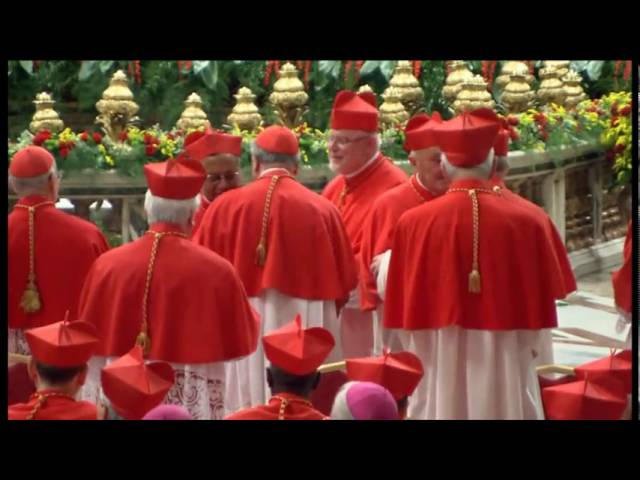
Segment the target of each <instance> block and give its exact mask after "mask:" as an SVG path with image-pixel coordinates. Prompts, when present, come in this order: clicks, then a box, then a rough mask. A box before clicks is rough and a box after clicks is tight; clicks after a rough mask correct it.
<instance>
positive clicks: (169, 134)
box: [167, 133, 176, 140]
mask: <svg viewBox="0 0 640 480" xmlns="http://www.w3.org/2000/svg"><path fill="white" fill-rule="evenodd" d="M167 138H168V139H169V140H175V139H176V136H175V135H174V134H173V133H167Z"/></svg>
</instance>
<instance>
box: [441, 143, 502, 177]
mask: <svg viewBox="0 0 640 480" xmlns="http://www.w3.org/2000/svg"><path fill="white" fill-rule="evenodd" d="M493 158H494V153H493V148H492V149H491V150H490V151H489V154H488V155H487V158H486V159H485V160H484V161H483V162H482V163H481V164H480V165H476V166H475V167H470V168H463V167H456V166H454V165H451V163H450V162H449V159H448V158H447V155H446V154H445V153H444V152H443V153H442V156H441V157H440V164H441V165H442V168H443V169H444V171H445V173H446V174H447V177H449V178H455V177H460V176H464V177H472V178H480V179H483V180H487V179H488V178H489V177H490V176H491V170H492V168H493Z"/></svg>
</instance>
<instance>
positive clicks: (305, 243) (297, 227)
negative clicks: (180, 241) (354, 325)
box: [193, 173, 357, 300]
mask: <svg viewBox="0 0 640 480" xmlns="http://www.w3.org/2000/svg"><path fill="white" fill-rule="evenodd" d="M273 175H274V174H272V173H268V174H267V175H264V176H262V177H261V178H259V179H257V180H255V181H254V182H252V183H250V184H248V185H245V186H244V187H241V188H237V189H235V190H230V191H228V192H225V193H224V194H223V195H221V196H220V197H218V198H217V199H216V200H215V201H214V202H213V203H212V204H211V205H210V206H209V208H208V209H207V212H206V214H205V216H204V218H203V220H202V224H201V225H200V228H199V229H198V231H197V232H196V234H195V235H194V237H193V241H194V242H195V243H197V244H198V245H202V246H205V247H207V248H209V249H211V250H213V251H214V252H216V253H218V254H220V255H222V256H223V257H224V258H226V259H227V260H229V261H230V262H231V263H233V265H234V266H235V268H236V270H237V271H238V273H239V275H240V278H242V281H243V283H244V286H245V288H246V290H247V294H248V295H249V296H250V297H254V296H257V295H259V294H260V292H262V291H263V290H265V289H267V288H273V289H276V290H278V291H279V292H281V293H283V294H285V295H289V296H292V297H298V298H305V299H310V300H341V299H346V298H347V297H348V296H349V292H350V291H351V290H352V289H353V288H354V287H355V286H356V284H357V279H356V265H355V260H354V258H353V254H352V252H351V247H350V244H349V239H348V238H347V234H346V232H345V230H344V227H343V225H342V222H341V220H340V215H339V213H338V211H337V210H336V209H335V208H334V207H333V206H332V205H331V204H330V203H329V202H328V201H327V200H326V199H324V198H322V197H320V196H319V195H317V194H315V193H313V192H312V191H311V190H309V189H307V188H306V187H304V186H303V185H301V184H300V183H298V182H297V181H296V180H295V179H294V178H293V177H290V176H285V177H282V178H280V180H279V181H278V183H277V184H276V187H275V190H274V192H273V195H272V198H271V208H270V213H269V224H268V231H267V244H266V246H267V257H266V263H265V265H264V267H260V266H258V265H257V264H256V247H257V246H258V243H259V241H260V233H261V230H262V219H263V215H264V206H265V199H266V196H267V188H268V187H269V184H270V182H271V177H272V176H273Z"/></svg>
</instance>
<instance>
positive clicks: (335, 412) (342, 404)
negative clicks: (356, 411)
mask: <svg viewBox="0 0 640 480" xmlns="http://www.w3.org/2000/svg"><path fill="white" fill-rule="evenodd" d="M356 383H358V382H347V383H345V384H344V385H342V387H340V390H338V393H337V394H336V396H335V399H334V400H333V407H331V420H355V419H354V418H353V414H352V413H351V410H349V405H347V391H348V390H349V388H351V386H352V385H355V384H356Z"/></svg>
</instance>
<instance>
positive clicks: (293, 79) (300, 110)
mask: <svg viewBox="0 0 640 480" xmlns="http://www.w3.org/2000/svg"><path fill="white" fill-rule="evenodd" d="M273 90H274V91H273V93H272V94H271V95H269V101H270V102H271V104H272V105H273V106H274V108H275V110H276V114H277V115H278V119H279V121H280V123H281V124H282V125H284V126H286V127H288V128H295V127H297V126H298V125H300V123H302V116H303V115H304V113H305V112H306V110H307V109H306V107H305V104H306V103H307V100H308V99H309V96H308V95H307V92H305V91H304V84H303V83H302V81H301V80H300V79H299V78H298V70H297V69H296V67H294V66H293V65H292V64H291V63H285V64H284V65H283V66H282V68H281V69H280V78H279V79H278V81H276V83H274V84H273Z"/></svg>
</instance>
